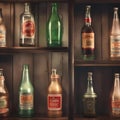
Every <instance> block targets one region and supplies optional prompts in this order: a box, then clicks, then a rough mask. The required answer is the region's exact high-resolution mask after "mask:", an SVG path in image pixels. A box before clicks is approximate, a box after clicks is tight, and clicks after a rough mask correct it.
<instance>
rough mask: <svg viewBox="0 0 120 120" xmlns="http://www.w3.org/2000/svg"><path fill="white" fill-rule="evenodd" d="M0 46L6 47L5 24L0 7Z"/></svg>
mask: <svg viewBox="0 0 120 120" xmlns="http://www.w3.org/2000/svg"><path fill="white" fill-rule="evenodd" d="M0 47H6V26H5V23H4V20H3V14H2V8H0Z"/></svg>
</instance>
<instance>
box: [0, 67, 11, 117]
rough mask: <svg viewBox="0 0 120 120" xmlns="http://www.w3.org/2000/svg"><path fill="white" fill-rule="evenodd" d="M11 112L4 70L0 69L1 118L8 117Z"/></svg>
mask: <svg viewBox="0 0 120 120" xmlns="http://www.w3.org/2000/svg"><path fill="white" fill-rule="evenodd" d="M9 112H10V105H9V93H8V89H7V87H6V85H5V77H4V75H3V69H0V118H1V117H7V116H8V115H9Z"/></svg>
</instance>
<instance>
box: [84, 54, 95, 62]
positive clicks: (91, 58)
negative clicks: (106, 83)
mask: <svg viewBox="0 0 120 120" xmlns="http://www.w3.org/2000/svg"><path fill="white" fill-rule="evenodd" d="M82 59H83V60H86V61H89V60H90V61H91V60H95V56H94V55H82Z"/></svg>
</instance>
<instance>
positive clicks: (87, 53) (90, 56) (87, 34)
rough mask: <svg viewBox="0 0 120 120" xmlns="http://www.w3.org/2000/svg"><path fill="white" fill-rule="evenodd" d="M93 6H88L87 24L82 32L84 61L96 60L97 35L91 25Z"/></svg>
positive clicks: (86, 13)
mask: <svg viewBox="0 0 120 120" xmlns="http://www.w3.org/2000/svg"><path fill="white" fill-rule="evenodd" d="M90 10H91V6H90V5H87V6H86V12H85V24H84V26H83V27H82V30H81V47H82V59H83V60H94V59H95V35H94V34H95V33H94V29H93V27H92V25H91V15H90Z"/></svg>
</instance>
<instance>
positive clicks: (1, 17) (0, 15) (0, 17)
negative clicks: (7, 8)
mask: <svg viewBox="0 0 120 120" xmlns="http://www.w3.org/2000/svg"><path fill="white" fill-rule="evenodd" d="M2 21H3V15H2V10H0V22H2Z"/></svg>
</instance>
